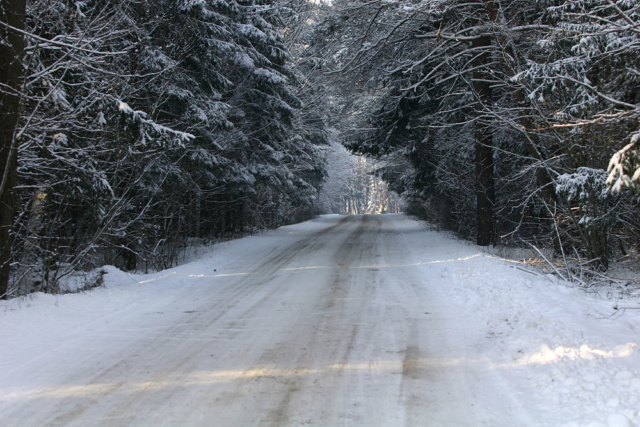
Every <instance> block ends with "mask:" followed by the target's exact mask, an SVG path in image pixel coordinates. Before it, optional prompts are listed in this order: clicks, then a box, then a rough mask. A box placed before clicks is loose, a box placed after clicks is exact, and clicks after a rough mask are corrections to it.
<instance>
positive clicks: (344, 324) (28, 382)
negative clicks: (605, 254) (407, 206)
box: [0, 215, 640, 427]
mask: <svg viewBox="0 0 640 427" xmlns="http://www.w3.org/2000/svg"><path fill="white" fill-rule="evenodd" d="M520 268H522V266H520V265H518V264H515V263H512V262H506V261H504V260H501V259H499V258H497V257H495V256H491V255H489V254H487V253H485V252H482V251H481V250H479V249H478V248H477V247H476V246H474V245H470V244H467V243H464V242H460V241H457V240H455V239H452V238H450V237H448V236H446V235H442V234H438V233H436V232H433V231H429V230H428V229H427V228H426V227H425V226H424V225H422V224H420V223H418V222H415V221H413V220H410V219H408V218H407V217H405V216H402V215H383V216H352V217H340V216H325V217H322V218H320V219H317V220H315V221H310V222H307V223H304V224H299V225H295V226H290V227H283V228H281V229H279V230H275V231H273V232H269V233H266V234H264V235H261V236H254V237H249V238H245V239H242V240H238V241H233V242H228V243H225V244H220V245H216V246H215V247H213V248H212V249H211V252H210V253H208V254H206V255H205V256H204V257H203V258H202V259H200V260H199V261H196V262H192V263H190V264H186V265H183V266H181V267H178V268H174V269H172V270H168V271H164V272H161V273H157V274H153V275H146V276H144V275H128V274H124V273H121V272H119V271H117V270H115V269H113V268H110V269H109V274H108V275H107V276H106V287H105V288H100V289H97V290H94V291H91V292H87V293H80V294H71V295H64V296H60V297H54V296H50V295H36V296H34V297H32V298H28V299H22V300H12V301H8V302H0V322H1V325H2V327H1V328H0V343H1V344H0V425H2V426H20V427H23V426H44V425H51V426H67V425H72V426H83V427H84V426H94V425H104V426H129V425H130V426H162V425H166V426H200V425H201V426H251V425H255V426H283V425H290V426H297V425H314V426H334V425H345V426H403V425H404V426H423V425H424V426H493V427H502V426H504V427H507V426H508V427H512V426H634V425H640V413H638V410H639V409H640V351H639V350H640V349H639V348H638V344H637V343H638V342H640V310H638V309H637V308H638V307H639V304H638V302H637V301H634V300H629V301H612V300H607V299H606V298H604V299H601V298H596V297H594V296H589V295H586V294H585V293H583V292H582V291H580V290H577V289H571V288H568V287H566V286H564V285H562V284H557V283H554V282H553V281H552V280H549V279H547V278H545V277H543V276H540V275H536V274H532V273H529V272H525V271H523V270H521V269H520ZM616 304H617V305H618V307H619V309H618V310H614V309H613V306H614V305H616ZM623 307H628V308H629V309H627V310H626V311H622V310H621V308H623Z"/></svg>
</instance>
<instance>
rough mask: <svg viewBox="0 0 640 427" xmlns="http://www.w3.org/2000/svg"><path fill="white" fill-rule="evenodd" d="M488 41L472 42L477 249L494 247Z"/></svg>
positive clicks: (489, 43) (486, 38)
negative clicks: (485, 115) (487, 108)
mask: <svg viewBox="0 0 640 427" xmlns="http://www.w3.org/2000/svg"><path fill="white" fill-rule="evenodd" d="M490 46H491V39H490V38H489V37H481V38H478V39H477V40H474V41H473V42H472V47H473V48H474V50H475V52H474V53H475V54H476V58H475V60H474V71H473V82H472V84H473V90H474V92H475V94H476V96H477V97H478V103H479V104H480V105H479V107H478V117H477V118H476V123H475V135H474V136H475V144H476V147H475V151H476V158H475V163H476V200H477V208H476V217H477V227H478V230H477V235H476V243H477V244H478V245H480V246H489V245H490V244H492V243H494V236H495V230H494V228H495V225H494V224H495V221H494V206H495V189H494V188H495V184H494V181H495V178H494V173H493V137H492V135H491V132H490V129H489V125H488V123H487V121H486V120H484V118H483V117H482V115H483V114H482V111H483V110H484V106H486V105H488V104H489V103H490V102H491V99H492V95H493V94H492V90H491V84H490V82H489V77H490V76H489V75H488V73H487V70H486V67H484V66H488V65H489V62H490V60H491V55H490V53H489V49H488V48H489V47H490Z"/></svg>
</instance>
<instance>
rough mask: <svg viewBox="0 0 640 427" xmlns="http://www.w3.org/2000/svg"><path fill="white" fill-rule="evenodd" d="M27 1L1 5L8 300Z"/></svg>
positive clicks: (0, 236) (1, 231) (0, 145)
mask: <svg viewBox="0 0 640 427" xmlns="http://www.w3.org/2000/svg"><path fill="white" fill-rule="evenodd" d="M25 8H26V0H1V1H0V23H1V25H0V84H1V86H0V179H1V184H0V298H6V297H7V288H8V283H9V262H10V257H11V244H12V236H11V229H12V227H13V216H14V213H15V205H16V199H15V195H14V187H15V183H16V171H17V170H16V168H17V163H16V156H17V148H18V147H17V141H16V138H15V131H16V126H17V123H18V108H19V105H20V95H19V90H18V85H19V83H20V75H21V74H22V53H23V51H24V38H23V35H22V33H20V32H18V31H15V30H13V29H10V28H8V27H7V26H9V27H13V28H18V29H20V30H22V29H24V18H25Z"/></svg>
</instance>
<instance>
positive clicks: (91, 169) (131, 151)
mask: <svg viewBox="0 0 640 427" xmlns="http://www.w3.org/2000/svg"><path fill="white" fill-rule="evenodd" d="M285 6H286V5H284V4H280V3H278V2H276V1H272V0H230V1H218V0H181V1H169V0H160V1H153V2H139V1H131V2H121V1H114V0H89V1H74V0H29V1H24V0H2V3H1V9H0V37H1V43H0V57H1V58H2V61H0V62H1V63H0V82H1V84H2V86H1V87H0V96H1V98H0V120H2V123H1V131H0V164H2V171H3V177H2V187H1V193H0V203H1V204H2V209H1V210H0V211H1V212H2V214H1V215H0V220H1V224H0V226H1V227H2V228H1V233H0V247H1V248H2V256H1V259H0V262H1V264H2V269H1V274H0V296H2V297H6V296H12V295H18V294H23V293H26V292H32V291H45V292H59V291H60V288H59V287H60V283H61V282H60V279H61V278H63V277H65V276H66V275H69V274H72V273H73V272H75V271H90V270H91V269H93V268H95V267H99V266H101V265H104V264H112V265H116V266H118V267H120V268H123V269H127V270H143V271H145V270H148V269H161V268H167V267H171V266H172V265H174V264H175V263H176V260H177V257H178V256H179V252H180V250H181V249H182V248H184V247H185V246H186V245H189V244H192V243H193V242H194V241H206V240H215V239H220V238H224V237H229V236H235V235H241V234H246V233H251V232H252V231H255V230H257V229H264V228H273V227H278V226H280V225H283V224H286V223H291V222H296V221H301V220H305V219H308V218H310V217H312V216H314V215H316V214H317V212H318V207H317V197H316V196H317V193H318V191H319V189H320V186H321V183H322V181H323V179H324V177H325V175H326V171H325V164H324V155H323V146H324V145H325V144H326V132H325V130H324V124H323V119H322V117H321V116H320V115H319V113H318V110H316V109H315V107H314V105H316V104H317V102H318V101H317V100H315V99H314V94H313V92H312V91H311V87H309V86H305V85H304V80H305V77H304V75H302V74H301V73H300V71H299V70H296V69H295V68H294V67H293V66H292V64H293V62H294V61H293V59H292V56H291V53H290V47H289V45H288V44H287V43H288V41H285V30H286V28H287V26H288V24H289V23H291V22H294V21H295V19H296V17H295V14H294V13H293V9H291V7H285ZM289 39H291V37H290V38H289Z"/></svg>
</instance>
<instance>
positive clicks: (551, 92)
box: [308, 0, 640, 269]
mask: <svg viewBox="0 0 640 427" xmlns="http://www.w3.org/2000/svg"><path fill="white" fill-rule="evenodd" d="M639 49H640V2H638V1H636V0H542V1H535V2H531V1H528V0H481V1H467V0H410V1H394V0H384V1H383V0H369V1H358V0H334V1H333V2H332V5H331V6H329V5H326V4H325V5H324V7H320V8H319V12H318V17H317V19H316V20H315V22H314V24H313V30H312V31H311V32H310V39H309V48H308V52H309V53H308V54H309V57H315V58H321V59H322V61H323V62H322V63H323V66H324V67H326V70H327V73H326V74H325V75H326V76H327V78H328V79H330V80H329V81H331V82H332V84H333V85H334V86H335V87H336V88H337V90H336V91H335V93H334V97H335V99H336V100H337V101H334V103H333V104H334V105H333V108H334V109H335V111H337V112H338V114H334V118H335V120H336V123H335V126H336V127H338V128H339V129H340V130H341V132H342V135H343V138H344V140H345V143H346V145H347V146H348V147H349V148H350V149H351V150H352V151H353V152H355V153H359V154H365V155H369V156H372V157H376V158H384V159H385V166H384V167H383V168H381V169H380V171H379V173H380V174H381V175H382V176H383V177H384V179H385V180H386V181H387V182H388V183H389V184H390V186H391V188H392V189H394V190H396V191H397V192H398V193H401V194H403V195H404V197H405V198H406V199H407V200H408V203H409V210H410V212H412V213H414V214H416V215H418V216H420V217H422V218H425V219H427V220H429V221H431V222H433V223H436V224H439V225H441V226H443V227H444V228H446V229H449V230H453V231H454V232H456V233H457V234H459V235H460V236H463V237H465V238H469V239H474V240H475V241H476V242H477V244H479V245H483V246H486V245H493V244H513V245H533V246H535V247H538V248H540V247H548V248H552V249H553V250H554V251H555V252H556V254H558V255H559V256H560V257H562V258H561V259H565V260H567V259H569V258H573V259H574V260H575V261H576V262H578V263H581V264H582V265H587V266H592V267H597V268H599V269H606V268H607V267H608V265H609V262H610V260H612V259H613V260H615V259H623V258H625V257H628V256H632V255H634V254H637V250H638V245H639V243H640V240H639V238H640V223H639V221H638V213H639V211H638V202H639V199H638V193H637V192H635V191H629V190H633V189H637V187H638V182H639V180H640V169H638V167H639V163H638V159H639V156H638V150H639V148H638V144H639V143H640V142H639V140H640V133H639V132H640V122H639V119H640V55H639Z"/></svg>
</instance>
